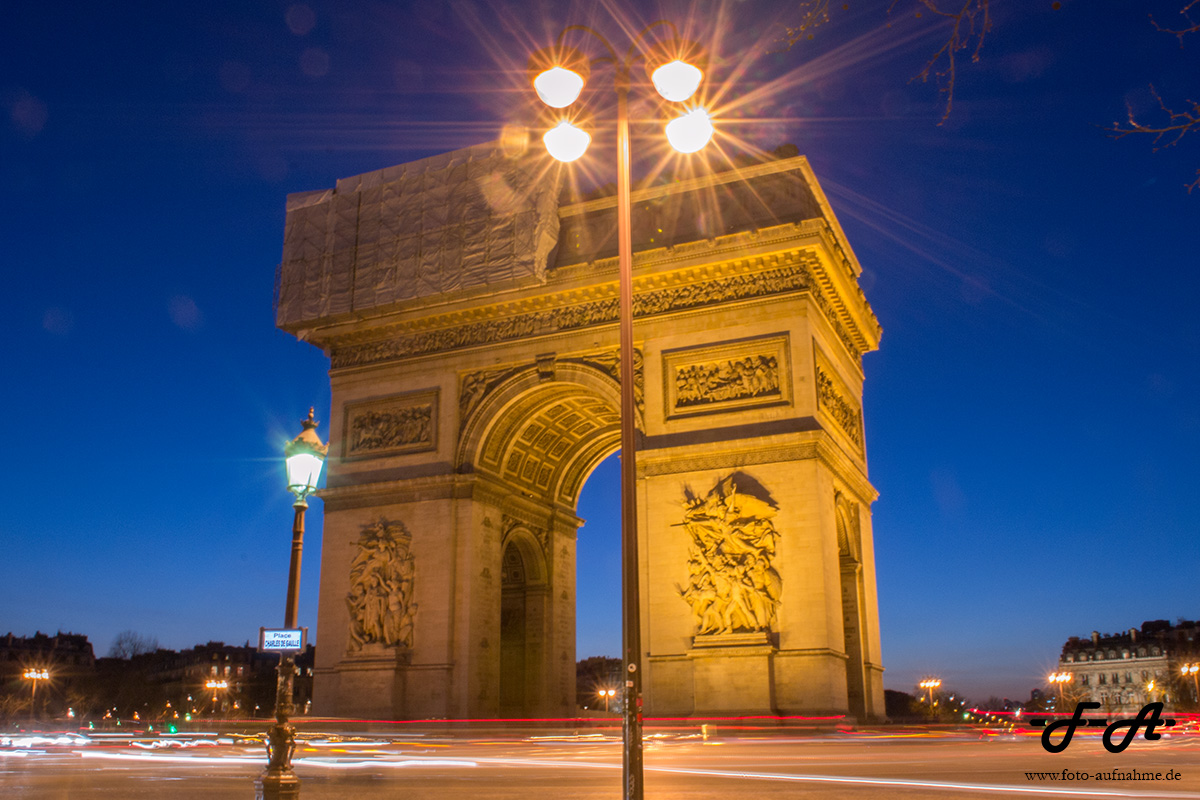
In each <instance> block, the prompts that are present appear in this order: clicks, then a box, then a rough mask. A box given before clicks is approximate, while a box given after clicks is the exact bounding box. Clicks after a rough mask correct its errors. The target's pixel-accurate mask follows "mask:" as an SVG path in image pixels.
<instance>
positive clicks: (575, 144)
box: [542, 120, 592, 162]
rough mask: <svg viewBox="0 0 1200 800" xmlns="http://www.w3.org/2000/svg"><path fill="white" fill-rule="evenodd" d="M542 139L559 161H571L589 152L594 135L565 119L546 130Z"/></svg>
mask: <svg viewBox="0 0 1200 800" xmlns="http://www.w3.org/2000/svg"><path fill="white" fill-rule="evenodd" d="M542 141H543V142H544V143H545V144H546V150H547V151H548V152H549V153H550V155H552V156H554V157H555V158H556V159H558V160H559V161H566V162H570V161H574V160H575V159H577V158H579V157H580V156H582V155H583V154H584V153H585V152H587V149H588V145H589V144H591V143H592V137H591V136H589V135H588V132H587V131H585V130H582V129H580V128H576V127H575V126H574V125H572V124H571V123H569V122H567V121H566V120H563V121H562V122H560V123H558V125H556V126H554V127H553V128H551V129H550V130H548V131H546V135H545V136H543V137H542Z"/></svg>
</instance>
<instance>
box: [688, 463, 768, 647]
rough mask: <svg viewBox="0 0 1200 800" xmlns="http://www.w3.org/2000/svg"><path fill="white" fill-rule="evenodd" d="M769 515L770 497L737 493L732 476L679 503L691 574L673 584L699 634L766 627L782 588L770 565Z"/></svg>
mask: <svg viewBox="0 0 1200 800" xmlns="http://www.w3.org/2000/svg"><path fill="white" fill-rule="evenodd" d="M774 516H775V508H774V507H773V506H772V505H771V504H770V503H769V502H767V501H766V500H763V499H760V498H758V497H755V496H753V495H750V494H747V493H744V492H739V491H738V490H737V486H736V485H735V483H734V476H732V475H730V476H728V477H726V478H724V479H722V480H721V481H718V483H717V485H716V486H715V487H713V489H712V491H710V492H709V493H708V494H707V495H706V496H705V497H703V498H689V499H688V501H687V502H685V503H684V514H683V522H682V523H680V525H681V526H682V527H683V528H684V529H685V530H686V531H687V532H688V535H689V536H690V537H691V546H690V547H689V549H688V555H689V557H688V573H689V574H690V578H689V581H688V585H687V587H686V588H685V587H682V586H679V585H678V584H676V585H675V588H676V590H677V591H678V592H679V596H680V597H682V598H683V600H684V601H685V602H686V603H687V604H688V605H690V606H691V608H692V617H693V619H694V620H695V623H696V633H697V634H698V635H704V634H722V633H738V632H755V631H768V630H770V628H771V624H772V623H773V622H774V620H775V610H776V608H777V607H778V606H779V602H780V597H781V594H782V588H783V583H782V581H781V580H780V577H779V573H778V572H776V571H775V568H774V567H773V566H772V562H773V561H774V558H775V544H776V540H777V539H778V536H779V534H778V532H777V531H776V530H775V526H774V524H773V523H772V522H771V519H772V518H773V517H774Z"/></svg>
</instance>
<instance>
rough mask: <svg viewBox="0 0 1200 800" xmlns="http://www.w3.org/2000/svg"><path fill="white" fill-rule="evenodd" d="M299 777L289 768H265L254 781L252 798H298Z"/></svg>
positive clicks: (256, 799) (271, 799)
mask: <svg viewBox="0 0 1200 800" xmlns="http://www.w3.org/2000/svg"><path fill="white" fill-rule="evenodd" d="M299 798H300V779H299V778H297V777H296V773H295V772H292V771H291V770H290V769H288V770H281V771H278V772H272V771H271V770H267V771H266V772H264V773H263V774H262V775H260V776H259V777H258V778H257V779H255V781H254V800H299Z"/></svg>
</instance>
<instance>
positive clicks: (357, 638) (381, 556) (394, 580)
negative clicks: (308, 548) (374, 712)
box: [346, 518, 417, 653]
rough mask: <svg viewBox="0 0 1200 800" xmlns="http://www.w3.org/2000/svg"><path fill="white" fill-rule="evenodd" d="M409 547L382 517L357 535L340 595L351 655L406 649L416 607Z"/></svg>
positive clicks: (403, 533)
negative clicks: (376, 648) (370, 649)
mask: <svg viewBox="0 0 1200 800" xmlns="http://www.w3.org/2000/svg"><path fill="white" fill-rule="evenodd" d="M411 545H412V534H410V533H409V532H408V529H407V528H405V527H404V524H403V523H401V522H391V521H388V520H386V519H382V518H381V519H380V520H379V521H378V522H375V523H373V524H371V525H367V526H365V527H364V528H363V530H362V533H361V535H359V537H358V541H357V542H356V543H355V547H356V548H357V552H356V553H355V555H354V559H353V560H352V561H351V563H350V591H349V593H348V594H347V595H346V607H347V608H348V609H349V610H350V647H349V650H350V652H351V653H355V652H358V651H361V650H362V649H363V648H364V646H367V645H382V646H384V647H406V648H407V647H412V641H413V619H414V617H415V615H416V613H417V604H416V603H415V602H413V576H414V573H415V568H414V565H413V556H412V552H411Z"/></svg>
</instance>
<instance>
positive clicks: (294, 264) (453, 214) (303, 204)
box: [276, 143, 560, 328]
mask: <svg viewBox="0 0 1200 800" xmlns="http://www.w3.org/2000/svg"><path fill="white" fill-rule="evenodd" d="M548 161H549V160H548V159H547V158H545V157H544V155H542V156H540V157H539V156H537V155H520V156H507V155H505V154H504V152H503V151H502V149H501V148H500V145H499V144H498V143H496V144H488V145H480V146H477V147H471V148H468V149H465V150H457V151H455V152H452V153H446V154H444V155H440V156H434V157H432V158H426V159H422V160H420V161H414V162H412V163H409V164H401V165H399V166H395V167H389V168H388V169H384V170H378V171H376V172H369V173H366V174H364V175H357V176H355V177H353V178H345V179H343V180H340V181H338V182H337V186H336V187H335V188H333V189H325V190H321V191H315V192H301V193H298V194H292V195H289V196H288V203H287V220H286V223H285V226H284V242H283V260H282V262H281V264H280V266H279V276H278V286H277V292H278V294H277V306H276V324H278V325H279V326H280V327H285V328H290V327H305V326H306V325H307V324H311V323H313V322H316V321H317V320H321V319H324V318H327V317H331V316H335V315H339V314H344V313H347V312H352V311H364V310H367V309H371V308H375V307H379V306H385V305H388V304H391V303H396V302H399V301H403V300H408V299H411V298H415V297H427V296H430V295H436V294H442V293H446V292H454V291H457V290H463V289H471V288H474V287H479V286H486V285H490V284H496V283H500V282H505V281H511V280H514V279H521V278H526V277H534V278H538V279H544V277H545V271H546V261H547V258H548V257H549V255H550V253H551V251H553V249H554V247H555V245H556V243H557V241H558V194H559V178H558V176H559V172H560V171H559V170H557V169H553V168H550V167H548Z"/></svg>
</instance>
